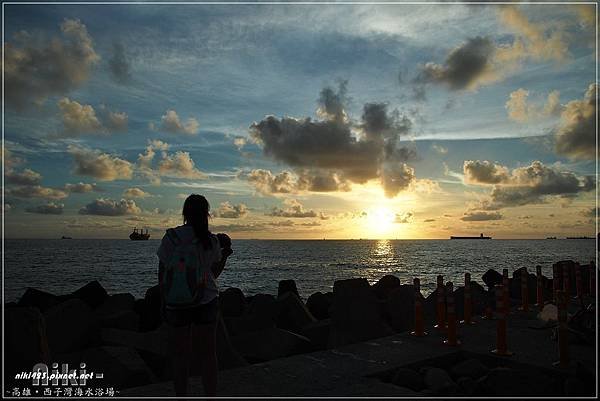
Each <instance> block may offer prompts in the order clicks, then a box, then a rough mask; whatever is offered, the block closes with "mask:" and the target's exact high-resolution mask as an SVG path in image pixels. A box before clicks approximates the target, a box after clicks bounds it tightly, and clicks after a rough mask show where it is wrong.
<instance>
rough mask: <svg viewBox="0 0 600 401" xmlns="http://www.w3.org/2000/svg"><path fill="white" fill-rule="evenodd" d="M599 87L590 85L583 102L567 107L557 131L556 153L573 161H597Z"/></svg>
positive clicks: (570, 104)
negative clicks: (597, 103)
mask: <svg viewBox="0 0 600 401" xmlns="http://www.w3.org/2000/svg"><path fill="white" fill-rule="evenodd" d="M597 98H598V85H596V84H590V85H589V87H588V89H587V90H586V92H585V95H584V97H583V99H582V100H573V101H571V102H569V103H567V105H566V106H565V108H564V110H563V112H562V114H561V122H560V125H559V127H558V129H557V131H556V136H555V138H556V152H557V153H558V154H561V155H565V156H568V157H570V158H573V159H582V160H595V159H596V124H597V123H598V121H597V120H596V102H597Z"/></svg>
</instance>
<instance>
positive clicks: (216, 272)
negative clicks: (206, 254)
mask: <svg viewBox="0 0 600 401" xmlns="http://www.w3.org/2000/svg"><path fill="white" fill-rule="evenodd" d="M232 253H233V251H232V250H231V248H224V249H223V250H222V251H221V260H220V261H219V262H217V263H215V264H213V266H212V268H211V271H212V274H213V277H214V278H217V277H219V276H220V275H221V273H223V269H225V263H227V258H228V257H229V255H231V254H232Z"/></svg>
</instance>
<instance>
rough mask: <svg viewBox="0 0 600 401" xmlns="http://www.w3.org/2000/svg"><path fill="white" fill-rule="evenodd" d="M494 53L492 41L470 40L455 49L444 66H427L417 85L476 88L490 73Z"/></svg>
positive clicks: (477, 38) (423, 68) (433, 64)
mask: <svg viewBox="0 0 600 401" xmlns="http://www.w3.org/2000/svg"><path fill="white" fill-rule="evenodd" d="M494 51H495V49H494V44H493V43H492V41H491V40H490V39H488V38H484V37H481V36H478V37H475V38H470V39H468V40H467V41H466V42H465V43H463V44H461V45H460V46H458V47H456V48H454V49H453V50H452V51H451V52H450V53H449V54H448V57H447V58H446V60H445V61H444V64H435V63H432V62H429V63H427V64H425V65H424V66H423V67H422V68H421V71H420V73H419V75H418V77H417V79H416V83H429V82H435V83H444V84H446V85H448V87H450V89H454V90H460V89H469V88H472V87H475V86H477V84H478V81H479V80H481V79H482V77H483V76H484V75H485V74H486V73H487V72H488V71H489V69H490V61H491V59H492V57H493V56H494Z"/></svg>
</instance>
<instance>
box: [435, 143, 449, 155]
mask: <svg viewBox="0 0 600 401" xmlns="http://www.w3.org/2000/svg"><path fill="white" fill-rule="evenodd" d="M431 149H433V150H434V151H436V152H437V153H439V154H440V155H446V154H448V148H445V147H443V146H442V145H438V144H436V143H434V144H433V145H431Z"/></svg>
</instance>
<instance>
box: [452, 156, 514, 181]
mask: <svg viewBox="0 0 600 401" xmlns="http://www.w3.org/2000/svg"><path fill="white" fill-rule="evenodd" d="M463 173H464V179H465V183H467V184H498V183H501V182H505V181H506V180H507V179H508V177H509V171H508V168H506V167H504V166H502V165H500V164H496V163H492V162H489V161H487V160H484V161H479V160H465V161H464V163H463Z"/></svg>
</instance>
